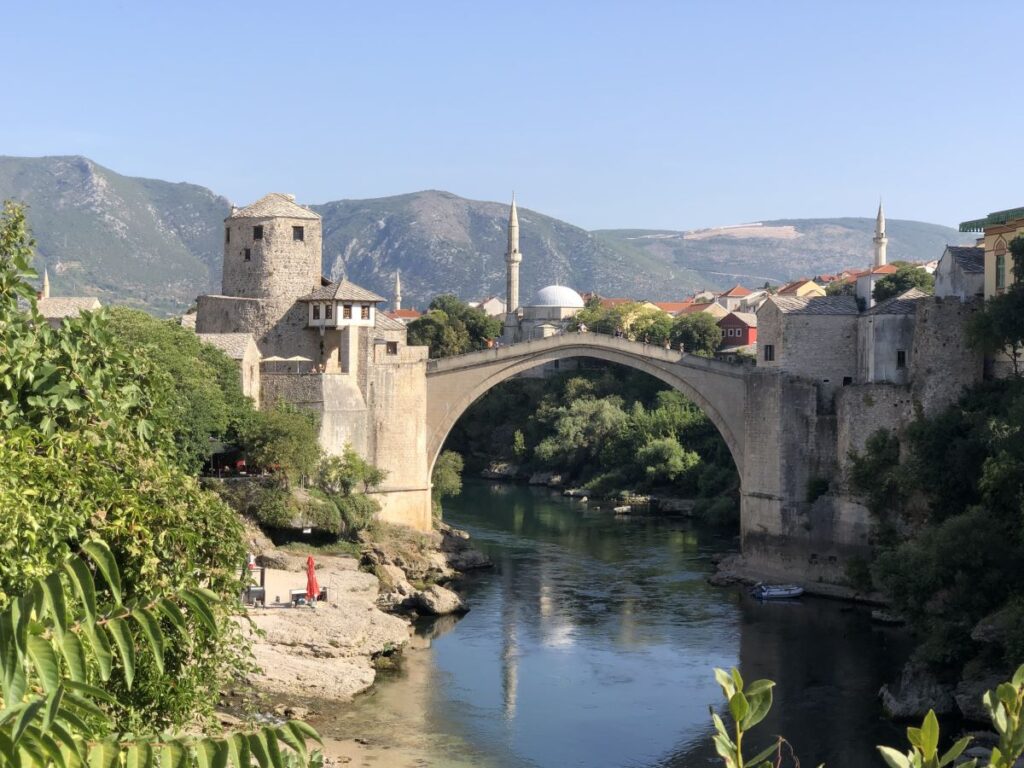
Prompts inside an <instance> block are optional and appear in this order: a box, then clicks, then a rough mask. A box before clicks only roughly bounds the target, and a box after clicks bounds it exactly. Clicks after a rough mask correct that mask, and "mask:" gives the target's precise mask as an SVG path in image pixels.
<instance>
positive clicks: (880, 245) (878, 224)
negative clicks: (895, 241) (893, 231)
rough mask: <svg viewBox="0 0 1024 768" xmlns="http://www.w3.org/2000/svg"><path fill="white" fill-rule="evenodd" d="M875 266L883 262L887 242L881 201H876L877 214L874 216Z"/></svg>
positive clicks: (881, 264)
mask: <svg viewBox="0 0 1024 768" xmlns="http://www.w3.org/2000/svg"><path fill="white" fill-rule="evenodd" d="M873 242H874V244H875V266H876V267H881V266H883V265H884V264H885V263H886V262H885V247H886V246H887V245H888V244H889V238H887V237H886V236H885V211H884V210H882V203H881V202H879V203H878V216H876V217H875V237H874V240H873Z"/></svg>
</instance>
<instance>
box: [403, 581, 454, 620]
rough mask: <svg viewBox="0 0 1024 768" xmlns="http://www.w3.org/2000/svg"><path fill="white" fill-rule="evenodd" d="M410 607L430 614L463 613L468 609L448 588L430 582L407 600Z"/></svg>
mask: <svg viewBox="0 0 1024 768" xmlns="http://www.w3.org/2000/svg"><path fill="white" fill-rule="evenodd" d="M409 605H410V607H411V608H413V609H415V610H417V611H419V612H420V613H424V614H429V615H431V616H444V615H446V614H449V613H465V612H466V611H468V610H469V609H468V608H467V607H466V606H465V604H464V603H463V602H462V598H460V597H459V596H458V595H457V594H455V593H454V592H452V591H451V590H450V589H447V588H445V587H442V586H439V585H437V584H432V585H431V586H429V587H427V588H426V589H424V590H423V591H422V592H419V593H417V594H416V595H414V596H413V597H412V599H411V600H410V601H409Z"/></svg>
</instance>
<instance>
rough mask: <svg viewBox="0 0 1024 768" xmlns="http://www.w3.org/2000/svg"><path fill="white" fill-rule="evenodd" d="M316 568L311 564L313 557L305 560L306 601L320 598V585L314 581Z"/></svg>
mask: <svg viewBox="0 0 1024 768" xmlns="http://www.w3.org/2000/svg"><path fill="white" fill-rule="evenodd" d="M315 569H316V566H315V565H314V564H313V556H312V555H310V556H309V557H307V558H306V599H307V600H312V599H313V598H314V597H319V596H320V584H319V583H317V580H316V570H315Z"/></svg>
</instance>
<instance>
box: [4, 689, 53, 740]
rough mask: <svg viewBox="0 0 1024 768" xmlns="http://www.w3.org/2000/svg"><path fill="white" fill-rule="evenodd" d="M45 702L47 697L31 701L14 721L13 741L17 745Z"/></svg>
mask: <svg viewBox="0 0 1024 768" xmlns="http://www.w3.org/2000/svg"><path fill="white" fill-rule="evenodd" d="M44 704H46V699H36V700H35V701H32V702H29V703H28V704H27V705H26V707H25V708H24V709H23V710H22V711H21V714H20V715H18V719H17V720H16V721H15V723H14V731H13V732H12V733H11V743H12V744H13V745H14V746H15V747H16V746H18V742H19V741H20V740H21V737H22V735H23V734H24V733H25V729H26V728H28V727H29V725H30V724H31V723H32V721H33V720H34V719H35V717H36V715H37V714H39V710H41V709H42V708H43V705H44Z"/></svg>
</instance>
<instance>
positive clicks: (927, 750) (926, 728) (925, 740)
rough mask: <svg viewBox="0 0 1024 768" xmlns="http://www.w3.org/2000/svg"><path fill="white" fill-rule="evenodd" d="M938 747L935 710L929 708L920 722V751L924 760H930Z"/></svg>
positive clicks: (937, 727)
mask: <svg viewBox="0 0 1024 768" xmlns="http://www.w3.org/2000/svg"><path fill="white" fill-rule="evenodd" d="M938 749H939V720H938V718H937V717H935V710H932V709H929V710H928V714H927V715H925V716H924V722H923V723H922V724H921V752H923V753H924V759H925V760H931V759H932V758H934V757H935V753H936V752H937V751H938Z"/></svg>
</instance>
